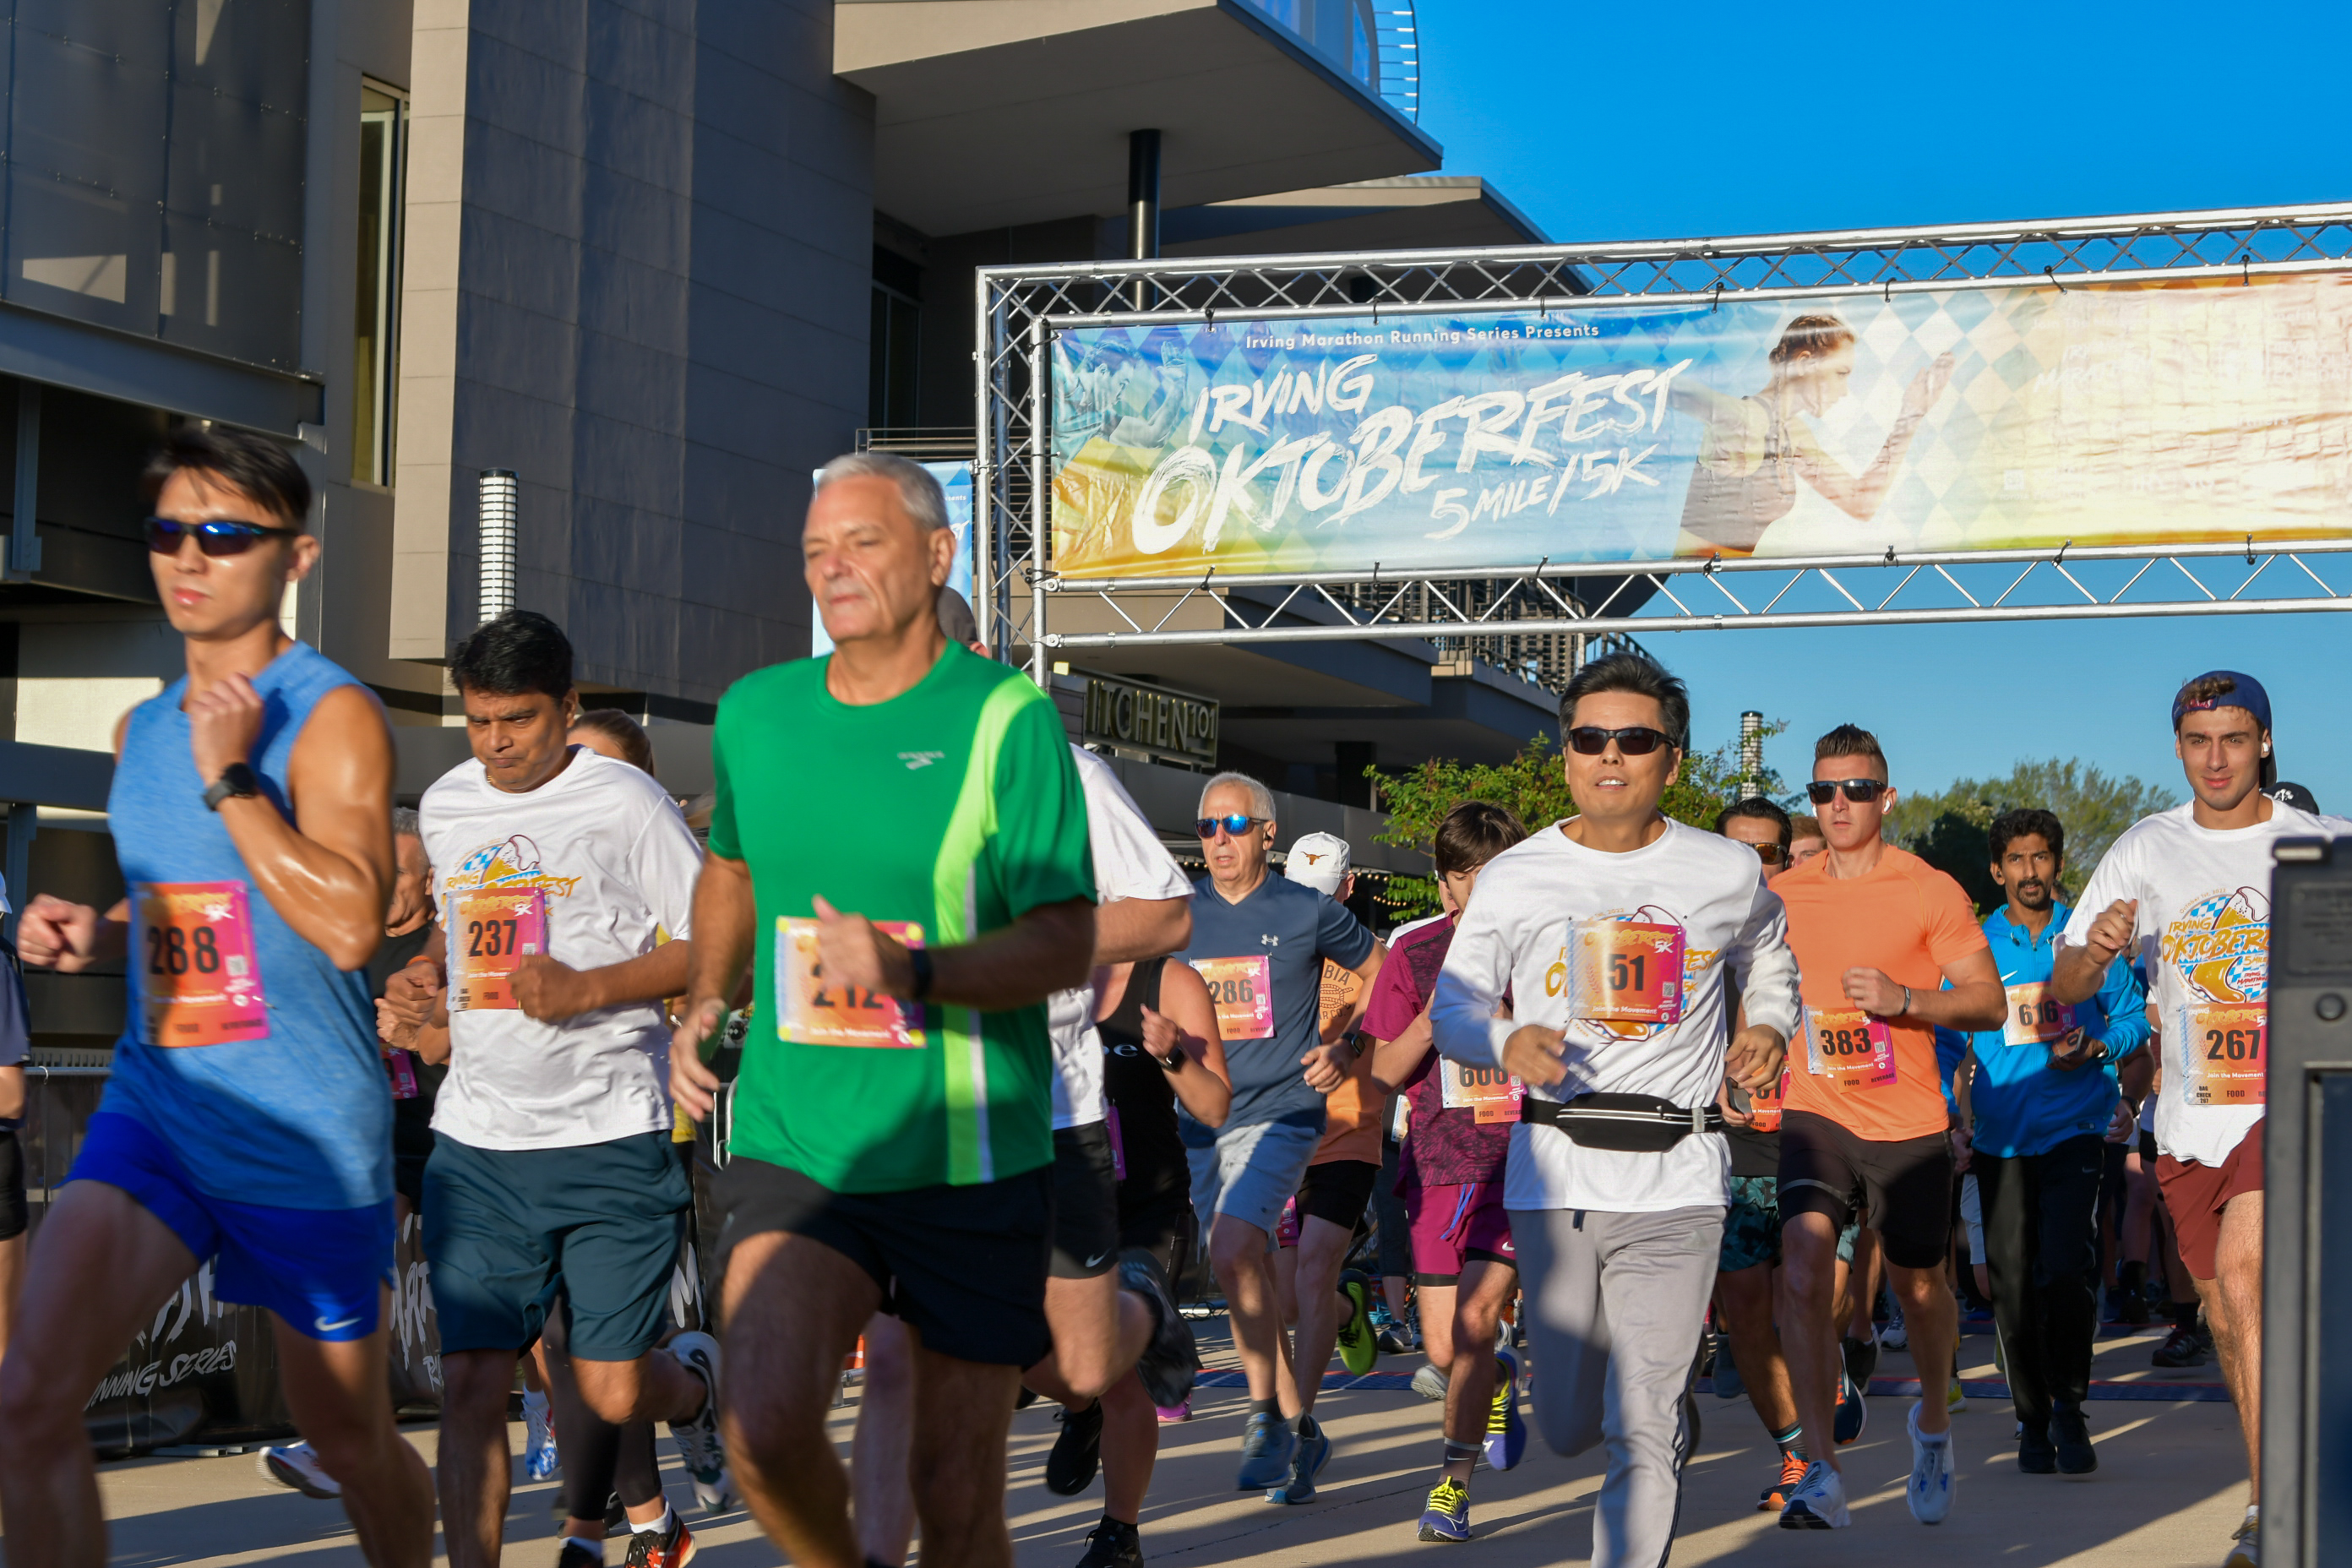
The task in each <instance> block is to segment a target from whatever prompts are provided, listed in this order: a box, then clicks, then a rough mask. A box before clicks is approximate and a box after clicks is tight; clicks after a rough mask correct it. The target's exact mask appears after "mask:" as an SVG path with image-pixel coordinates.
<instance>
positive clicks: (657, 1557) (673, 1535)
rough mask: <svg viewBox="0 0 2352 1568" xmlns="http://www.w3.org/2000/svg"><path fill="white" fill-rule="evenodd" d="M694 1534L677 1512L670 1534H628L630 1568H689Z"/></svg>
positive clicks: (669, 1530) (673, 1512)
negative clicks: (687, 1567) (687, 1566)
mask: <svg viewBox="0 0 2352 1568" xmlns="http://www.w3.org/2000/svg"><path fill="white" fill-rule="evenodd" d="M607 1539H610V1538H609V1537H608V1538H607ZM694 1553H695V1545H694V1531H690V1530H688V1529H687V1528H686V1521H684V1520H682V1519H680V1518H679V1517H678V1516H677V1510H671V1512H670V1516H669V1528H668V1529H667V1530H632V1531H629V1556H628V1568H686V1565H687V1564H688V1563H691V1562H693V1561H694ZM557 1568H562V1564H560V1563H559V1564H558V1565H557Z"/></svg>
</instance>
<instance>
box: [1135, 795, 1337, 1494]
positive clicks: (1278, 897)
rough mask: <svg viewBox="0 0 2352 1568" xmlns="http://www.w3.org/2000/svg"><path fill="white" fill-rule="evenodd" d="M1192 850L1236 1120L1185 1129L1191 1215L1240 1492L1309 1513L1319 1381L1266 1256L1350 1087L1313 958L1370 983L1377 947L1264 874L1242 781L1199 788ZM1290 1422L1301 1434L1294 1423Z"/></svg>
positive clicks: (1201, 956)
mask: <svg viewBox="0 0 2352 1568" xmlns="http://www.w3.org/2000/svg"><path fill="white" fill-rule="evenodd" d="M1194 826H1196V827H1197V828H1198V829H1199V830H1200V834H1201V854H1202V858H1204V859H1206V860H1207V861H1208V863H1209V874H1208V875H1207V876H1206V877H1203V878H1202V879H1200V880H1199V881H1197V882H1195V883H1193V884H1192V942H1191V945H1189V946H1188V947H1186V948H1185V949H1184V950H1183V951H1181V952H1178V953H1177V955H1176V956H1177V957H1179V958H1181V959H1183V960H1184V961H1185V962H1187V963H1190V964H1192V967H1193V968H1195V969H1197V970H1199V971H1200V972H1201V976H1202V979H1204V980H1206V981H1207V982H1208V983H1209V997H1210V1000H1211V1001H1213V1003H1215V1004H1216V1009H1217V1027H1218V1032H1219V1033H1220V1034H1221V1035H1223V1037H1224V1043H1225V1064H1226V1069H1227V1071H1228V1073H1229V1074H1230V1076H1231V1078H1232V1080H1233V1086H1234V1098H1233V1110H1232V1112H1231V1113H1230V1114H1229V1115H1228V1116H1227V1117H1226V1119H1225V1122H1224V1125H1223V1128H1221V1129H1220V1130H1219V1131H1216V1132H1214V1133H1212V1132H1210V1131H1209V1130H1208V1129H1207V1128H1205V1127H1202V1125H1201V1124H1200V1123H1199V1122H1197V1121H1192V1120H1191V1119H1190V1118H1186V1119H1185V1120H1184V1121H1183V1122H1182V1127H1183V1131H1184V1142H1185V1146H1186V1148H1187V1150H1188V1151H1189V1152H1190V1157H1191V1162H1192V1206H1193V1207H1194V1209H1196V1210H1197V1211H1199V1213H1200V1215H1201V1217H1202V1224H1203V1226H1204V1227H1205V1228H1206V1229H1207V1230H1208V1233H1209V1258H1210V1261H1211V1263H1212V1264H1213V1266H1214V1268H1215V1269H1216V1273H1217V1283H1218V1284H1219V1285H1221V1286H1223V1289H1224V1292H1225V1302H1226V1306H1227V1308H1228V1310H1230V1312H1231V1314H1232V1317H1233V1325H1234V1344H1235V1345H1236V1346H1237V1347H1238V1348H1239V1350H1240V1352H1241V1357H1242V1370H1243V1371H1244V1373H1246V1374H1247V1376H1248V1378H1249V1391H1250V1415H1249V1426H1248V1429H1247V1431H1246V1433H1245V1435H1244V1437H1243V1439H1242V1465H1241V1474H1240V1477H1239V1479H1237V1480H1236V1482H1235V1488H1234V1489H1236V1490H1238V1491H1263V1492H1265V1495H1266V1500H1268V1501H1269V1502H1294V1503H1295V1502H1305V1501H1307V1500H1308V1499H1309V1498H1311V1497H1313V1496H1314V1495H1315V1477H1316V1474H1317V1472H1318V1471H1319V1470H1321V1469H1322V1468H1323V1465H1324V1463H1325V1461H1326V1460H1328V1459H1329V1458H1330V1457H1331V1440H1330V1439H1329V1438H1328V1437H1326V1436H1324V1435H1323V1433H1322V1431H1321V1429H1320V1428H1319V1427H1318V1426H1317V1425H1316V1423H1315V1418H1314V1416H1313V1415H1310V1414H1308V1413H1307V1408H1306V1403H1305V1402H1303V1401H1302V1400H1301V1399H1300V1397H1299V1387H1300V1385H1301V1384H1307V1383H1310V1382H1311V1383H1319V1382H1320V1380H1321V1378H1322V1375H1323V1369H1322V1368H1321V1367H1319V1366H1316V1367H1297V1368H1292V1367H1290V1365H1289V1361H1290V1345H1289V1342H1288V1339H1287V1337H1286V1335H1285V1334H1284V1333H1283V1331H1282V1313H1281V1310H1280V1308H1279V1306H1278V1305H1277V1303H1276V1298H1275V1288H1274V1271H1273V1269H1272V1268H1270V1267H1269V1266H1268V1261H1267V1254H1268V1252H1270V1251H1271V1250H1272V1248H1273V1247H1274V1237H1275V1229H1276V1225H1277V1224H1278V1223H1279V1221H1280V1219H1281V1216H1282V1209H1283V1205H1285V1204H1286V1203H1288V1202H1289V1201H1290V1198H1291V1194H1294V1193H1296V1192H1297V1191H1298V1184H1299V1182H1300V1180H1301V1178H1303V1177H1304V1176H1305V1175H1306V1173H1307V1163H1308V1162H1310V1161H1312V1160H1313V1159H1314V1158H1315V1151H1316V1149H1317V1148H1318V1146H1319V1145H1320V1144H1321V1143H1322V1142H1323V1125H1324V1106H1323V1097H1324V1096H1325V1095H1327V1094H1329V1093H1330V1092H1331V1091H1332V1090H1333V1089H1337V1088H1339V1086H1340V1084H1342V1083H1343V1082H1345V1081H1346V1080H1347V1077H1348V1069H1349V1066H1350V1065H1351V1063H1352V1056H1351V1053H1350V1050H1349V1047H1348V1045H1347V1043H1346V1042H1345V1041H1344V1040H1332V1041H1326V1040H1325V1039H1324V1038H1323V1037H1322V1030H1321V1021H1320V1016H1319V1015H1320V1004H1321V1000H1322V982H1323V961H1324V960H1325V959H1329V960H1330V961H1331V962H1332V963H1336V964H1338V965H1339V967H1340V968H1342V969H1345V970H1350V971H1353V972H1354V973H1356V974H1358V975H1360V977H1362V979H1363V980H1364V982H1365V983H1366V984H1370V981H1371V979H1372V977H1373V976H1374V975H1376V974H1378V973H1380V968H1381V956H1382V954H1381V945H1380V943H1379V942H1376V941H1374V940H1373V938H1372V933H1371V932H1370V931H1366V930H1365V929H1364V928H1363V926H1362V925H1361V924H1360V923H1359V922H1358V921H1357V920H1356V917H1355V916H1354V915H1352V914H1349V912H1348V910H1347V909H1346V907H1345V906H1343V905H1341V904H1340V903H1339V902H1338V901H1337V900H1333V899H1330V898H1327V897H1326V896H1324V895H1323V894H1322V893H1320V892H1318V891H1317V890H1316V889H1313V888H1310V887H1308V886H1307V884H1305V883H1303V882H1295V881H1292V880H1290V879H1288V878H1286V877H1269V876H1268V875H1267V874H1266V863H1267V860H1268V858H1269V855H1270V852H1271V851H1272V849H1273V847H1274V834H1275V820H1274V796H1273V795H1271V794H1269V793H1268V792H1267V790H1266V787H1265V785H1264V784H1260V783H1258V782H1257V780H1255V779H1254V778H1251V777H1250V776H1249V775H1248V774H1247V773H1219V774H1218V775H1217V776H1216V777H1214V778H1213V779H1211V780H1210V781H1209V783H1208V786H1207V787H1206V788H1205V789H1203V790H1202V792H1201V815H1200V817H1199V819H1198V820H1197V821H1196V822H1195V823H1194ZM1294 1423H1295V1424H1296V1425H1295V1426H1294V1425H1293V1424H1294Z"/></svg>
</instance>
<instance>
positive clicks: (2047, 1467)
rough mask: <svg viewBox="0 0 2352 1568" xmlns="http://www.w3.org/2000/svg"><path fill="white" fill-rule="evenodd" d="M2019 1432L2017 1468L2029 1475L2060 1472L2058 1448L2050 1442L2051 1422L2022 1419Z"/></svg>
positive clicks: (2046, 1474)
mask: <svg viewBox="0 0 2352 1568" xmlns="http://www.w3.org/2000/svg"><path fill="white" fill-rule="evenodd" d="M2018 1426H2019V1427H2020V1428H2021V1430H2020V1431H2019V1432H2018V1434H2017V1468H2019V1469H2020V1470H2021V1471H2023V1472H2024V1473H2025V1474H2027V1475H2029V1476H2052V1475H2056V1474H2057V1473H2058V1450H2057V1449H2056V1448H2055V1447H2053V1446H2052V1445H2051V1442H2050V1423H2049V1422H2047V1421H2021V1422H2019V1423H2018Z"/></svg>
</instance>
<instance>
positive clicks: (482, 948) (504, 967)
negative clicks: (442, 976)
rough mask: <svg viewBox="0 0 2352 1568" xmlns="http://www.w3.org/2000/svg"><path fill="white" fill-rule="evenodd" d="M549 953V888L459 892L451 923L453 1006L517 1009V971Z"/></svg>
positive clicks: (470, 1009) (455, 1008) (464, 1009)
mask: <svg viewBox="0 0 2352 1568" xmlns="http://www.w3.org/2000/svg"><path fill="white" fill-rule="evenodd" d="M546 951H547V890H546V889H543V888H519V889H509V890H507V891H504V892H498V891H485V892H478V893H460V894H459V895H458V896H457V921H455V923H453V924H452V925H451V926H450V927H449V956H450V961H451V962H450V964H449V1008H450V1011H452V1012H457V1013H472V1012H477V1011H488V1010H491V1009H496V1008H514V1007H517V1006H520V1003H518V1002H517V1001H516V1000H515V994H514V972H515V968H516V966H517V965H518V964H520V963H522V961H523V960H524V959H525V958H527V957H529V956H530V955H531V954H533V953H542V952H546Z"/></svg>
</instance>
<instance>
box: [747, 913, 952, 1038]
mask: <svg viewBox="0 0 2352 1568" xmlns="http://www.w3.org/2000/svg"><path fill="white" fill-rule="evenodd" d="M874 929H875V930H876V931H880V932H882V933H883V934H884V935H886V936H887V937H890V938H891V939H892V940H894V941H896V942H899V943H901V944H902V945H904V946H907V947H920V946H922V945H923V928H922V927H921V926H919V925H917V924H915V923H913V922H912V921H875V922H874ZM816 938H817V922H816V921H813V920H805V919H797V918H794V917H793V916H790V915H784V916H780V917H778V919H777V921H776V991H777V994H779V995H780V996H781V997H782V1003H783V1005H782V1006H781V1007H779V1008H778V1009H777V1014H778V1016H777V1018H776V1038H778V1039H780V1040H790V1041H792V1042H793V1043H794V1044H795V1045H803V1046H868V1047H883V1048H885V1049H901V1050H909V1049H919V1048H921V1047H922V1045H923V1044H924V1037H923V1010H922V1009H921V1008H920V1007H918V1006H914V1005H908V1004H905V1003H901V1002H900V1001H899V1000H898V998H897V997H895V996H885V995H883V994H881V993H880V992H878V991H866V990H861V989H859V988H858V987H857V986H855V985H843V984H838V983H836V982H835V981H833V980H831V979H830V978H828V977H827V976H826V974H825V973H824V963H823V962H822V960H821V959H820V958H819V957H818V954H817V941H816Z"/></svg>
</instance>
